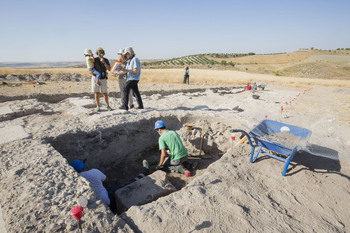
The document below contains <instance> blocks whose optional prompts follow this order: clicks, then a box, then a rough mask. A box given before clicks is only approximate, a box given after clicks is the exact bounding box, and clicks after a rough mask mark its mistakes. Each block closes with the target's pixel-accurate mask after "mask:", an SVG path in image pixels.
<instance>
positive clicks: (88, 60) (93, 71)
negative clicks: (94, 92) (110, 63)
mask: <svg viewBox="0 0 350 233" xmlns="http://www.w3.org/2000/svg"><path fill="white" fill-rule="evenodd" d="M84 55H85V58H86V66H87V68H88V70H89V72H90V74H91V75H94V76H95V77H96V79H95V80H96V85H97V86H101V83H100V79H101V73H100V72H99V71H97V70H96V69H95V67H94V63H95V58H94V55H93V54H92V51H91V49H85V51H84Z"/></svg>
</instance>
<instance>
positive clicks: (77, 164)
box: [69, 159, 86, 172]
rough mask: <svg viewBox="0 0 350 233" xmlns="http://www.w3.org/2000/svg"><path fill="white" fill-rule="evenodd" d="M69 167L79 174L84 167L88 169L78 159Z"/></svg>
mask: <svg viewBox="0 0 350 233" xmlns="http://www.w3.org/2000/svg"><path fill="white" fill-rule="evenodd" d="M69 165H71V166H72V167H73V168H74V169H75V170H76V171H77V172H80V171H81V170H83V168H84V167H86V165H85V163H83V162H82V161H80V160H78V159H76V160H73V161H72V162H71V163H70V164H69Z"/></svg>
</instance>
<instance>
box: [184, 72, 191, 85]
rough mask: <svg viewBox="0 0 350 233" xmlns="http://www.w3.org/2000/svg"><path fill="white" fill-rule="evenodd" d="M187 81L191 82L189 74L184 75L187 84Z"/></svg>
mask: <svg viewBox="0 0 350 233" xmlns="http://www.w3.org/2000/svg"><path fill="white" fill-rule="evenodd" d="M186 82H187V84H190V76H189V75H186V74H185V75H184V83H185V84H186Z"/></svg>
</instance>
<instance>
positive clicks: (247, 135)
mask: <svg viewBox="0 0 350 233" xmlns="http://www.w3.org/2000/svg"><path fill="white" fill-rule="evenodd" d="M238 132H240V133H243V134H244V135H245V136H246V137H247V139H248V141H249V144H250V145H251V146H253V143H252V139H251V138H250V135H249V134H248V133H247V132H246V131H244V130H242V129H231V130H230V133H238Z"/></svg>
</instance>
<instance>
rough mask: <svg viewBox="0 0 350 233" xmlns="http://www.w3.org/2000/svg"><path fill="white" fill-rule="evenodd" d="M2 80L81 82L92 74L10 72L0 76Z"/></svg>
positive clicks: (88, 78)
mask: <svg viewBox="0 0 350 233" xmlns="http://www.w3.org/2000/svg"><path fill="white" fill-rule="evenodd" d="M0 80H2V81H10V82H11V81H12V82H33V81H73V82H81V81H88V80H90V76H82V75H81V74H73V73H57V74H49V73H38V74H24V75H22V74H9V75H2V76H0Z"/></svg>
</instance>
